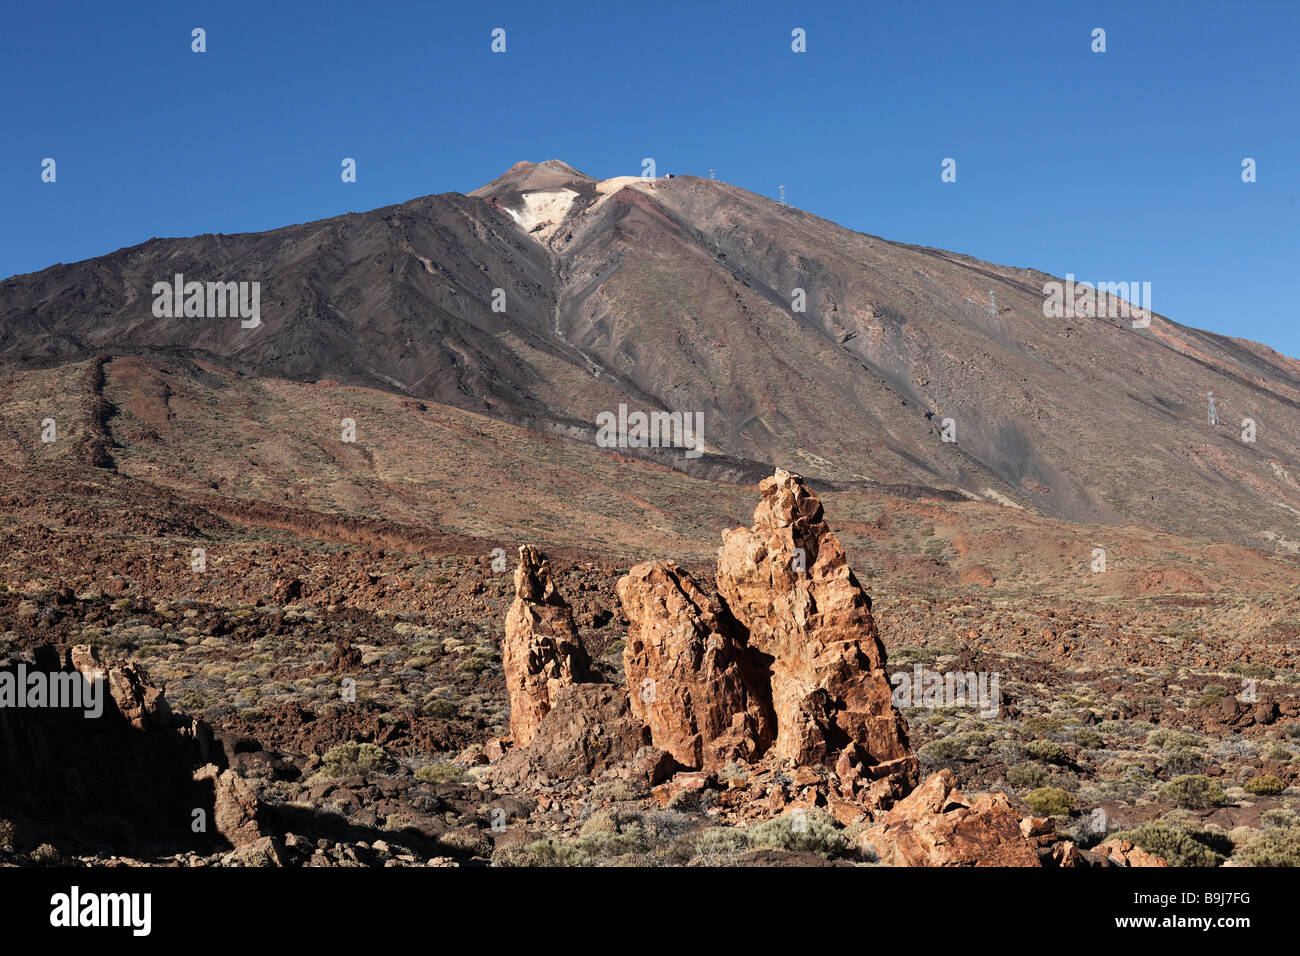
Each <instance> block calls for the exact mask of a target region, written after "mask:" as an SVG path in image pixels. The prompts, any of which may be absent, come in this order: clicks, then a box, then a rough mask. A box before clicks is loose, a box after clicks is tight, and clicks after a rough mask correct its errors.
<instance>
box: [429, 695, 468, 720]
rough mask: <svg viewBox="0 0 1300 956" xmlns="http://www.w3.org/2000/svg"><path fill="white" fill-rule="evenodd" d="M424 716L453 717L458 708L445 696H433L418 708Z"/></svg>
mask: <svg viewBox="0 0 1300 956" xmlns="http://www.w3.org/2000/svg"><path fill="white" fill-rule="evenodd" d="M420 710H421V712H422V713H423V714H424V716H426V717H443V718H449V717H455V716H456V715H457V714H459V713H460V708H459V707H457V706H456V702H455V701H454V700H447V698H445V697H435V698H434V699H433V700H431V701H429V702H428V703H426V704H425V705H424V706H423V707H421V708H420Z"/></svg>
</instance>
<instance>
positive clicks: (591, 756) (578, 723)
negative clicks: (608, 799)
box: [491, 684, 653, 787]
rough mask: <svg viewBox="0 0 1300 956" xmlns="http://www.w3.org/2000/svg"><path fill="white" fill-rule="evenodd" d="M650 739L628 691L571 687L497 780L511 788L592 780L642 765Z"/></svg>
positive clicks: (497, 771) (502, 765)
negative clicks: (639, 761)
mask: <svg viewBox="0 0 1300 956" xmlns="http://www.w3.org/2000/svg"><path fill="white" fill-rule="evenodd" d="M649 737H650V735H649V733H648V731H647V730H646V727H645V724H643V723H642V722H641V721H640V720H639V719H638V718H636V717H634V716H633V715H632V712H631V709H630V708H629V706H628V699H627V694H625V693H624V692H623V690H622V688H620V687H615V686H613V685H611V684H570V685H567V686H564V687H561V688H560V689H559V690H558V692H557V693H556V696H555V700H554V703H553V705H552V706H551V708H550V709H549V710H547V712H546V713H545V714H544V715H543V716H542V718H541V720H540V721H539V722H538V725H537V727H536V728H535V734H534V736H533V739H532V741H531V744H530V745H529V746H525V747H514V748H512V749H510V750H509V751H508V752H507V753H506V754H505V756H504V757H503V758H502V759H501V760H500V761H499V762H498V764H497V765H496V766H495V767H493V768H492V773H491V777H492V779H493V780H495V781H496V782H498V783H499V784H501V785H504V786H510V787H513V786H520V785H522V784H524V783H536V782H538V781H552V780H576V779H579V778H583V777H590V776H593V775H595V774H599V773H602V772H604V771H606V770H609V769H612V768H614V767H619V766H622V765H624V764H629V763H636V762H637V758H638V754H639V753H640V752H641V750H642V748H643V747H645V746H646V745H648V744H649V743H650V739H649ZM652 763H653V762H652ZM651 769H653V768H647V772H649V771H650V770H651Z"/></svg>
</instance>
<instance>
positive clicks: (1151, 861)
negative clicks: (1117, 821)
mask: <svg viewBox="0 0 1300 956" xmlns="http://www.w3.org/2000/svg"><path fill="white" fill-rule="evenodd" d="M1092 852H1093V853H1095V854H1098V855H1100V856H1104V857H1107V858H1108V859H1110V860H1111V861H1112V862H1114V863H1116V864H1118V865H1119V866H1168V865H1169V864H1168V863H1166V862H1165V860H1164V857H1159V856H1156V855H1155V854H1154V853H1148V852H1147V851H1146V850H1144V849H1142V848H1141V847H1140V846H1135V845H1134V844H1132V843H1130V842H1128V840H1120V839H1117V838H1115V837H1111V839H1109V840H1107V841H1106V842H1105V843H1102V844H1101V845H1100V846H1097V847H1095V848H1094V849H1093V851H1092Z"/></svg>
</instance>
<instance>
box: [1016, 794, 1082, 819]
mask: <svg viewBox="0 0 1300 956" xmlns="http://www.w3.org/2000/svg"><path fill="white" fill-rule="evenodd" d="M1024 800H1025V806H1027V807H1028V808H1029V809H1030V811H1031V812H1032V813H1033V814H1034V815H1035V816H1040V817H1060V816H1066V815H1068V814H1069V813H1070V812H1071V811H1073V810H1074V797H1072V796H1070V794H1069V792H1068V791H1065V790H1062V789H1061V788H1060V787H1039V788H1038V789H1037V790H1031V791H1030V792H1029V793H1027V794H1025V797H1024Z"/></svg>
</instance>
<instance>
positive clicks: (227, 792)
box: [194, 764, 270, 849]
mask: <svg viewBox="0 0 1300 956" xmlns="http://www.w3.org/2000/svg"><path fill="white" fill-rule="evenodd" d="M194 780H195V782H196V783H198V782H203V781H211V782H212V788H213V796H214V801H213V811H212V816H213V820H212V825H213V826H214V827H215V828H216V831H217V832H218V833H219V834H221V836H223V837H225V838H226V839H227V840H228V841H230V845H231V846H233V847H234V848H235V849H240V848H241V847H245V846H248V845H250V844H252V843H256V842H257V841H258V840H261V839H262V838H263V837H266V836H269V835H270V830H269V829H267V828H266V826H265V824H264V822H263V814H262V811H261V806H260V804H259V802H258V799H257V794H255V793H254V792H253V789H252V788H251V787H250V786H249V785H248V783H247V781H245V780H244V778H243V777H241V776H239V774H237V773H235V771H233V770H218V769H217V767H216V765H215V764H208V765H206V766H204V767H200V768H199V769H198V770H196V771H194Z"/></svg>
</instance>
